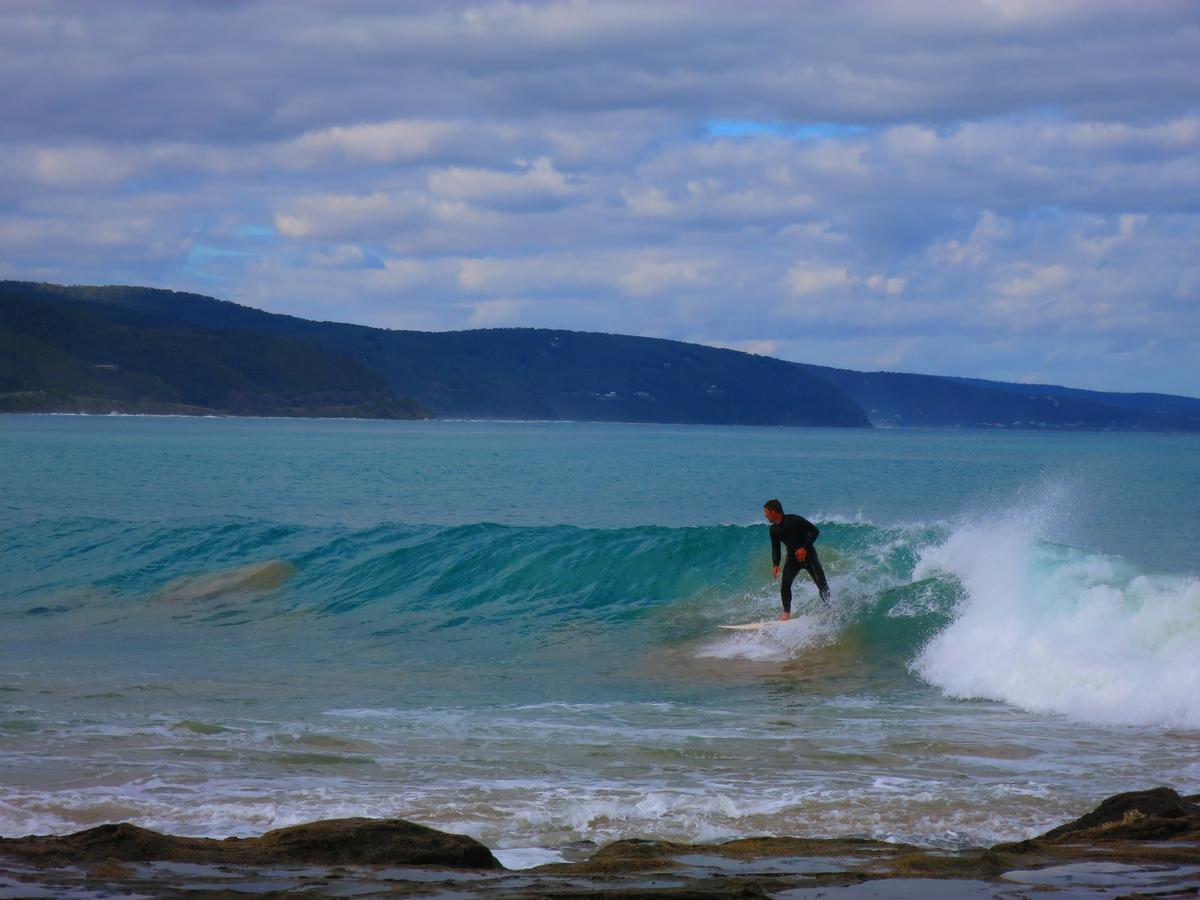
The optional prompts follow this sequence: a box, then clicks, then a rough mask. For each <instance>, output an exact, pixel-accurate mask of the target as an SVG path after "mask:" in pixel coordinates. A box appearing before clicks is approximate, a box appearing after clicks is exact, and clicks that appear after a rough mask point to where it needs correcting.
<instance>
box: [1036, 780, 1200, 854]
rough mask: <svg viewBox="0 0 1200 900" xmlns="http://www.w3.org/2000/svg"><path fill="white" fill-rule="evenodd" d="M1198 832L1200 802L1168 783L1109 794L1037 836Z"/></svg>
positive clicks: (1139, 837) (1144, 837)
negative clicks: (1089, 807)
mask: <svg viewBox="0 0 1200 900" xmlns="http://www.w3.org/2000/svg"><path fill="white" fill-rule="evenodd" d="M1189 831H1196V832H1200V803H1197V802H1196V799H1195V798H1194V797H1181V796H1180V795H1179V794H1178V793H1176V792H1175V791H1173V790H1171V788H1168V787H1159V788H1153V789H1152V790H1148V791H1129V792H1128V793H1125V794H1116V795H1114V796H1112V797H1109V798H1108V799H1107V800H1105V801H1104V802H1103V803H1101V804H1100V805H1099V806H1097V807H1096V808H1095V809H1094V810H1092V811H1091V812H1090V813H1088V814H1087V815H1085V816H1081V817H1080V818H1078V819H1076V820H1075V821H1074V822H1068V823H1067V824H1066V825H1060V826H1059V827H1058V828H1054V829H1051V830H1050V831H1047V832H1046V833H1045V834H1043V835H1042V836H1041V837H1040V838H1038V839H1037V840H1040V841H1049V842H1053V843H1062V842H1063V841H1074V840H1079V839H1087V840H1095V841H1107V840H1136V841H1148V840H1161V839H1163V838H1170V837H1174V836H1176V835H1180V834H1183V833H1185V832H1189Z"/></svg>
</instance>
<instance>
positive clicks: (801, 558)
mask: <svg viewBox="0 0 1200 900" xmlns="http://www.w3.org/2000/svg"><path fill="white" fill-rule="evenodd" d="M806 556H808V551H807V550H805V549H804V548H803V547H801V548H800V549H799V550H797V551H796V562H804V557H806Z"/></svg>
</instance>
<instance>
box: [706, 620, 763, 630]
mask: <svg viewBox="0 0 1200 900" xmlns="http://www.w3.org/2000/svg"><path fill="white" fill-rule="evenodd" d="M770 624H772V623H771V622H747V623H746V624H745V625H718V626H717V627H718V628H728V629H729V630H730V631H758V630H759V629H760V628H766V627H767V626H768V625H770Z"/></svg>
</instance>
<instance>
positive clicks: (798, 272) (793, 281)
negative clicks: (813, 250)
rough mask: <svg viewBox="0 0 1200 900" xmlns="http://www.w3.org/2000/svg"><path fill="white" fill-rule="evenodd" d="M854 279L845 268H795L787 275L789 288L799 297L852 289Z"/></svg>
mask: <svg viewBox="0 0 1200 900" xmlns="http://www.w3.org/2000/svg"><path fill="white" fill-rule="evenodd" d="M853 283H854V279H852V278H851V277H850V273H849V272H848V271H846V269H845V268H844V267H841V268H838V267H834V266H813V265H799V266H793V267H792V268H791V269H789V270H788V273H787V287H788V290H790V291H791V292H792V293H793V294H795V295H796V296H797V297H803V296H805V295H807V294H815V293H817V292H819V291H836V290H843V289H845V288H848V287H850V285H851V284H853Z"/></svg>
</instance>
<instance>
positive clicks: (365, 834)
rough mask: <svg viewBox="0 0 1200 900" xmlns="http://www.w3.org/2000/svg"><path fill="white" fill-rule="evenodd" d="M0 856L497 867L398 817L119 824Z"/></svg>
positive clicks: (481, 851) (463, 844) (50, 861)
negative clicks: (253, 828)
mask: <svg viewBox="0 0 1200 900" xmlns="http://www.w3.org/2000/svg"><path fill="white" fill-rule="evenodd" d="M0 856H9V857H15V858H17V859H20V860H23V861H25V862H29V863H33V864H34V865H39V866H64V865H72V864H78V863H91V862H103V861H109V860H113V861H117V862H156V861H158V862H188V863H200V864H208V865H222V864H225V865H270V864H276V863H298V864H305V865H388V866H450V867H454V868H467V869H501V868H503V866H501V865H500V863H499V862H498V861H497V859H496V858H495V857H494V856H492V853H491V851H490V850H488V849H487V847H485V846H483V844H480V843H479V842H478V841H476V840H474V839H473V838H469V837H467V836H465V835H459V834H447V833H445V832H443V831H437V830H435V829H433V828H426V827H425V826H423V825H417V824H415V823H413V822H406V821H404V820H403V819H330V820H326V821H322V822H310V823H308V824H305V825H295V826H292V827H291V828H280V829H278V830H276V831H269V832H267V833H266V834H264V835H263V836H262V837H257V838H245V839H240V838H228V839H226V840H223V841H218V840H213V839H211V838H185V837H176V836H174V835H169V834H159V833H158V832H157V831H150V830H148V829H145V828H138V827H137V826H136V825H130V824H128V823H126V822H122V823H120V824H117V825H101V826H99V827H97V828H90V829H88V830H87V831H80V832H76V833H75V834H68V835H64V836H62V837H58V836H55V835H49V836H32V837H23V838H10V839H5V838H0Z"/></svg>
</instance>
